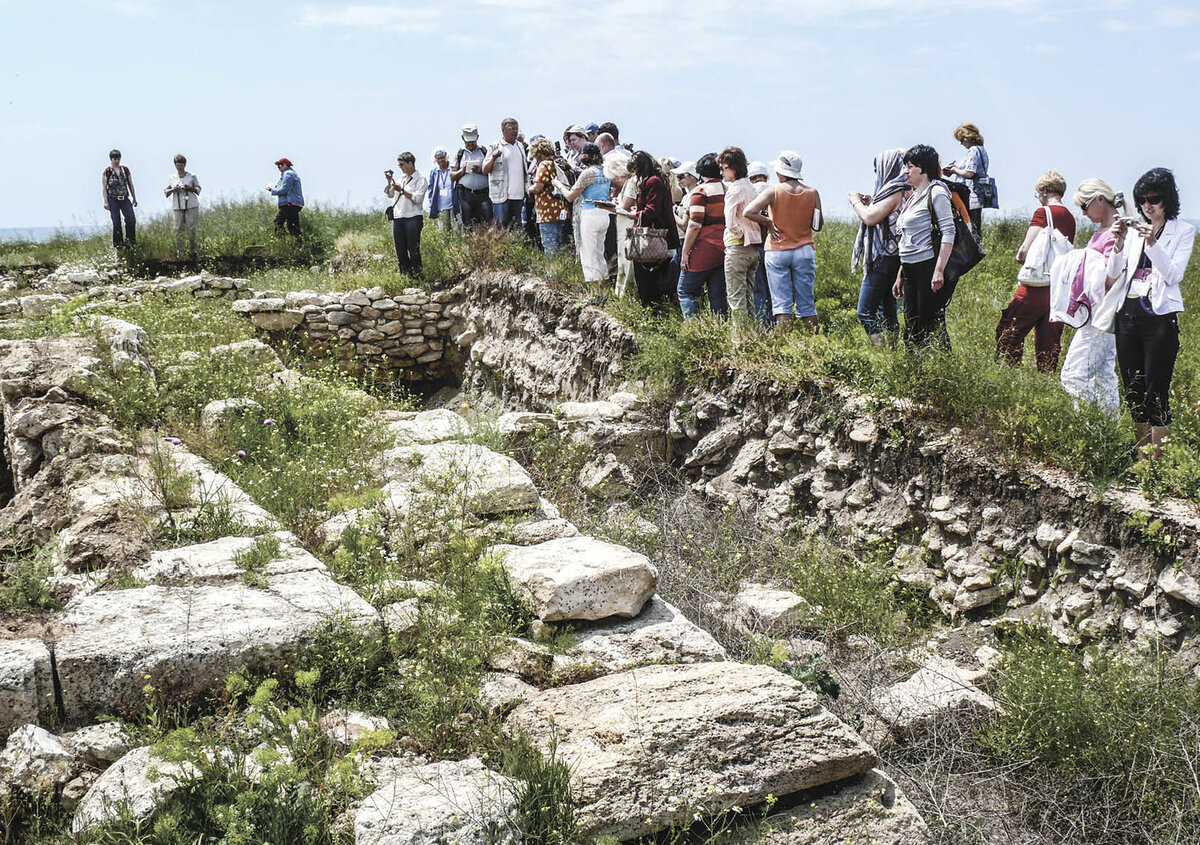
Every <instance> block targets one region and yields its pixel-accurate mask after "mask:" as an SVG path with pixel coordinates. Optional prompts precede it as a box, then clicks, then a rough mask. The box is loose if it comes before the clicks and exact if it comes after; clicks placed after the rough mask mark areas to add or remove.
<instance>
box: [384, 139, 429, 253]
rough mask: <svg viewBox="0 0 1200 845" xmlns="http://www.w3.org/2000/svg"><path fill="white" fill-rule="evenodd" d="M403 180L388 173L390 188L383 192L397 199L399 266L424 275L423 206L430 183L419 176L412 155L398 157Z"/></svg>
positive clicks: (394, 214)
mask: <svg viewBox="0 0 1200 845" xmlns="http://www.w3.org/2000/svg"><path fill="white" fill-rule="evenodd" d="M396 163H397V164H398V165H400V173H401V174H402V175H401V178H400V180H399V181H396V180H395V179H394V174H393V173H392V171H390V170H388V171H385V172H384V174H383V175H384V176H386V177H387V185H386V186H385V187H384V189H383V192H384V193H385V194H387V195H388V196H389V197H394V198H395V199H394V200H393V202H392V241H393V242H394V243H395V245H396V263H397V264H398V265H399V267H400V272H401V273H408V274H409V275H410V276H420V275H421V229H422V228H423V227H424V224H425V213H424V211H423V208H422V206H423V204H424V202H425V193H426V191H428V190H429V182H428V180H426V178H425V177H424V176H422V175H421V174H420V173H418V172H417V157H416V156H414V155H413V154H412V153H410V152H403V153H400V155H399V156H397V157H396Z"/></svg>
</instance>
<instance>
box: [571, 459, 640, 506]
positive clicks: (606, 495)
mask: <svg viewBox="0 0 1200 845" xmlns="http://www.w3.org/2000/svg"><path fill="white" fill-rule="evenodd" d="M635 483H636V479H635V478H634V476H633V470H631V469H630V468H629V467H627V466H625V464H623V463H621V462H620V461H619V460H617V456H616V455H614V454H613V453H612V452H608V453H607V454H605V455H604V456H603V457H597V458H596V459H595V460H593V461H592V462H591V463H589V464H588V465H587V466H585V467H584V468H583V470H582V471H580V473H579V486H580V487H581V488H583V490H584V492H586V493H587V494H588V495H589V496H594V497H595V498H597V499H620V498H623V497H625V496H628V495H629V494H630V493H631V492H633V486H634V484H635Z"/></svg>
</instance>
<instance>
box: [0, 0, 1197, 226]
mask: <svg viewBox="0 0 1200 845" xmlns="http://www.w3.org/2000/svg"><path fill="white" fill-rule="evenodd" d="M0 22H2V24H0V115H2V117H0V150H2V151H3V153H4V156H3V158H4V161H5V163H6V167H5V168H4V177H3V183H4V188H3V190H0V228H11V227H33V226H56V225H61V226H78V225H88V224H95V223H104V222H106V221H107V213H106V212H105V211H104V210H103V207H102V198H101V192H100V176H101V172H102V171H103V169H104V167H105V166H106V165H107V164H108V160H107V154H108V151H109V149H111V148H112V147H118V148H120V149H121V150H122V151H123V153H124V163H125V164H126V165H127V166H128V167H130V169H131V170H132V173H133V177H134V183H135V185H136V187H137V189H138V197H139V200H140V205H139V214H141V215H146V214H148V213H156V212H162V211H165V210H166V209H167V208H168V206H167V201H166V199H165V198H164V197H163V194H162V187H163V186H164V185H165V183H166V181H167V179H168V177H169V176H170V175H171V173H172V172H173V167H172V163H171V161H172V158H173V157H174V155H175V154H176V153H183V154H184V155H186V156H187V158H188V169H189V170H190V171H192V172H193V173H195V174H196V175H197V176H198V177H199V179H200V182H201V185H202V186H203V189H204V191H203V193H202V195H201V203H202V213H203V204H204V202H205V201H206V200H208V201H211V200H212V199H214V198H216V197H227V198H236V197H244V196H248V195H251V194H252V193H255V192H261V191H262V190H263V186H265V185H266V184H267V183H268V182H273V181H274V180H275V178H276V176H277V174H276V171H275V168H274V167H273V166H272V162H274V161H275V159H277V158H279V157H280V156H287V157H288V158H290V159H291V160H292V161H293V162H294V163H295V167H296V171H297V173H299V175H300V176H301V178H302V180H303V185H304V193H305V197H306V199H308V201H309V202H310V203H313V202H317V203H324V204H335V205H351V206H355V207H379V208H382V206H383V204H384V200H383V196H382V190H383V183H384V180H383V176H382V173H383V171H384V170H385V169H387V168H388V167H394V164H395V159H396V155H397V153H399V152H401V151H403V150H411V151H413V152H414V153H415V154H416V155H417V161H418V164H419V165H420V167H421V169H422V171H423V172H424V171H427V169H428V167H429V162H430V151H431V150H432V149H433V148H434V147H435V146H438V145H444V146H446V147H448V148H449V149H450V150H451V152H453V151H454V150H455V149H457V147H458V146H459V132H460V129H461V127H462V125H463V124H464V123H468V122H469V123H477V124H479V126H480V128H481V131H482V133H483V137H482V139H481V140H483V141H485V142H486V141H493V140H496V139H498V137H499V123H500V120H501V118H504V117H507V116H513V117H516V118H517V119H518V120H519V121H520V124H521V129H522V131H523V132H524V133H525V135H526V136H527V137H529V136H532V135H533V134H535V133H542V134H546V135H548V136H550V137H551V138H559V137H561V134H562V130H563V129H564V128H565V127H566V126H567V125H569V124H571V123H587V122H593V121H594V122H597V123H600V122H603V121H606V120H611V121H613V122H615V123H616V124H617V125H618V126H619V127H620V129H621V140H622V141H623V142H630V143H632V144H633V145H634V146H636V147H638V148H641V149H646V150H649V151H650V152H652V153H653V154H655V155H656V156H661V155H670V156H672V157H675V158H679V159H696V158H698V157H699V156H700V155H702V154H704V153H706V152H713V151H719V150H720V149H721V148H723V147H724V146H726V145H729V144H737V145H739V146H741V147H742V148H743V149H745V150H746V153H747V155H748V156H749V157H750V158H751V159H761V160H764V161H770V160H771V159H772V158H774V157H775V156H776V155H777V154H778V153H779V151H781V150H784V149H790V150H795V151H797V152H799V154H800V155H801V157H802V158H803V160H804V178H805V181H806V182H807V183H808V184H810V185H813V186H814V187H816V188H817V189H818V190H820V192H821V195H822V200H823V204H824V207H825V209H826V212H827V214H829V215H832V216H847V215H849V213H850V212H849V206H848V205H847V203H846V200H845V197H846V194H847V192H848V191H850V190H852V189H857V190H863V191H869V190H870V189H871V186H872V184H873V176H872V170H871V162H872V159H873V157H874V155H875V154H876V153H877V152H879V151H880V150H883V149H887V148H890V147H907V146H910V145H912V144H915V143H927V144H931V145H933V146H934V147H936V148H937V149H938V151H939V152H940V153H941V154H942V158H943V161H944V162H948V161H950V160H952V159H954V158H955V157H957V156H959V155H961V153H962V148H961V147H960V146H959V145H958V143H957V142H956V141H955V140H954V139H953V137H952V132H953V130H954V127H955V126H957V125H958V124H959V123H960V122H962V121H964V120H970V121H973V122H975V123H976V124H977V125H978V126H979V127H980V129H981V131H982V133H983V135H984V138H985V142H986V148H987V150H988V153H989V156H990V159H991V175H992V176H994V177H995V179H996V181H997V185H998V189H999V194H1000V201H1001V205H1002V208H1003V210H1004V211H1006V212H1012V213H1017V212H1026V211H1029V210H1031V209H1032V208H1033V207H1034V205H1035V201H1034V199H1033V183H1034V181H1035V180H1036V178H1037V177H1038V176H1039V175H1040V174H1041V173H1042V172H1044V171H1045V170H1047V169H1048V168H1053V169H1056V170H1059V171H1060V172H1061V173H1063V174H1064V175H1065V176H1066V178H1067V182H1068V194H1069V193H1070V191H1071V190H1073V188H1074V185H1076V184H1077V183H1078V182H1079V181H1080V180H1081V179H1084V178H1087V177H1092V176H1099V177H1101V178H1104V179H1106V180H1108V181H1109V182H1110V183H1111V184H1113V186H1114V187H1115V188H1116V189H1117V190H1124V191H1126V192H1127V193H1130V192H1131V189H1132V186H1133V183H1134V181H1135V180H1136V179H1137V177H1138V176H1139V175H1140V174H1141V173H1143V172H1144V171H1146V170H1147V169H1149V168H1151V167H1155V166H1165V167H1170V168H1172V169H1173V170H1175V171H1176V178H1177V181H1178V183H1179V186H1180V192H1181V195H1182V200H1183V212H1182V216H1184V217H1190V218H1192V219H1197V218H1200V210H1198V209H1200V165H1198V164H1197V163H1196V162H1189V161H1188V160H1187V155H1189V154H1194V151H1195V150H1197V148H1198V147H1200V108H1197V105H1196V104H1197V102H1198V101H1200V97H1198V96H1197V89H1198V88H1200V3H1197V2H1196V0H1189V2H1181V0H1176V2H1164V3H1160V2H1153V0H1143V2H1133V0H1088V2H1079V1H1078V0H1062V2H1060V0H753V2H745V0H690V2H667V0H593V2H588V3H581V2H576V0H571V1H570V2H566V0H461V2H455V0H444V2H440V3H430V2H421V3H418V2H409V0H367V1H366V2H355V3H335V2H277V0H241V2H224V0H191V2H186V3H185V2H180V0H68V1H65V2H59V0H36V1H35V2H30V0H0ZM381 221H382V218H381ZM381 225H382V223H381Z"/></svg>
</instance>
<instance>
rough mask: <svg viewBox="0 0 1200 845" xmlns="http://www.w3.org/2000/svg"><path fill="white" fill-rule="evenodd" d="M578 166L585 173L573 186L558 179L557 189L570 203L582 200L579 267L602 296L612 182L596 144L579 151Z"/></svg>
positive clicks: (585, 278)
mask: <svg viewBox="0 0 1200 845" xmlns="http://www.w3.org/2000/svg"><path fill="white" fill-rule="evenodd" d="M579 164H580V166H581V167H583V172H582V173H580V174H579V178H578V179H576V180H575V184H574V185H568V184H566V183H565V182H563V181H562V180H561V179H557V178H556V179H555V180H554V187H555V188H557V189H558V192H559V193H560V194H562V195H563V197H565V198H566V200H567V202H575V200H577V199H578V200H580V203H579V209H580V215H579V263H580V264H581V265H582V266H583V278H584V280H585V281H587V282H590V283H591V284H592V286H593V287H594V288H595V290H596V293H603V292H604V278H605V276H607V275H608V262H607V261H605V260H604V236H605V235H606V234H607V233H608V215H609V213H610V212H611V211H612V208H613V204H612V203H611V202H609V199H608V194H609V190H610V189H611V187H612V180H610V179H609V178H608V177H607V176H605V175H604V158H603V156H601V155H600V148H599V147H597V146H596V145H595V144H584V145H583V149H582V150H580V151H579Z"/></svg>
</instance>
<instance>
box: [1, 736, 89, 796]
mask: <svg viewBox="0 0 1200 845" xmlns="http://www.w3.org/2000/svg"><path fill="white" fill-rule="evenodd" d="M75 768H76V767H75V759H74V757H73V756H72V754H71V752H70V750H69V749H68V748H67V747H66V746H65V745H63V743H62V740H60V739H59V738H58V737H56V736H55V735H54V734H52V733H50V732H49V731H47V730H44V729H43V728H39V727H38V726H37V725H24V726H23V727H20V728H17V729H16V730H15V731H13V732H12V735H11V736H9V738H8V743H7V744H6V745H5V746H4V750H3V751H0V780H5V781H7V782H8V784H9V785H10V786H11V787H13V788H15V789H19V790H20V791H21V792H24V793H25V794H26V795H30V796H45V795H53V794H54V790H55V789H57V788H58V787H60V786H62V785H63V784H64V783H66V782H67V781H69V780H70V779H71V778H73V777H74V776H75Z"/></svg>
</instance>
